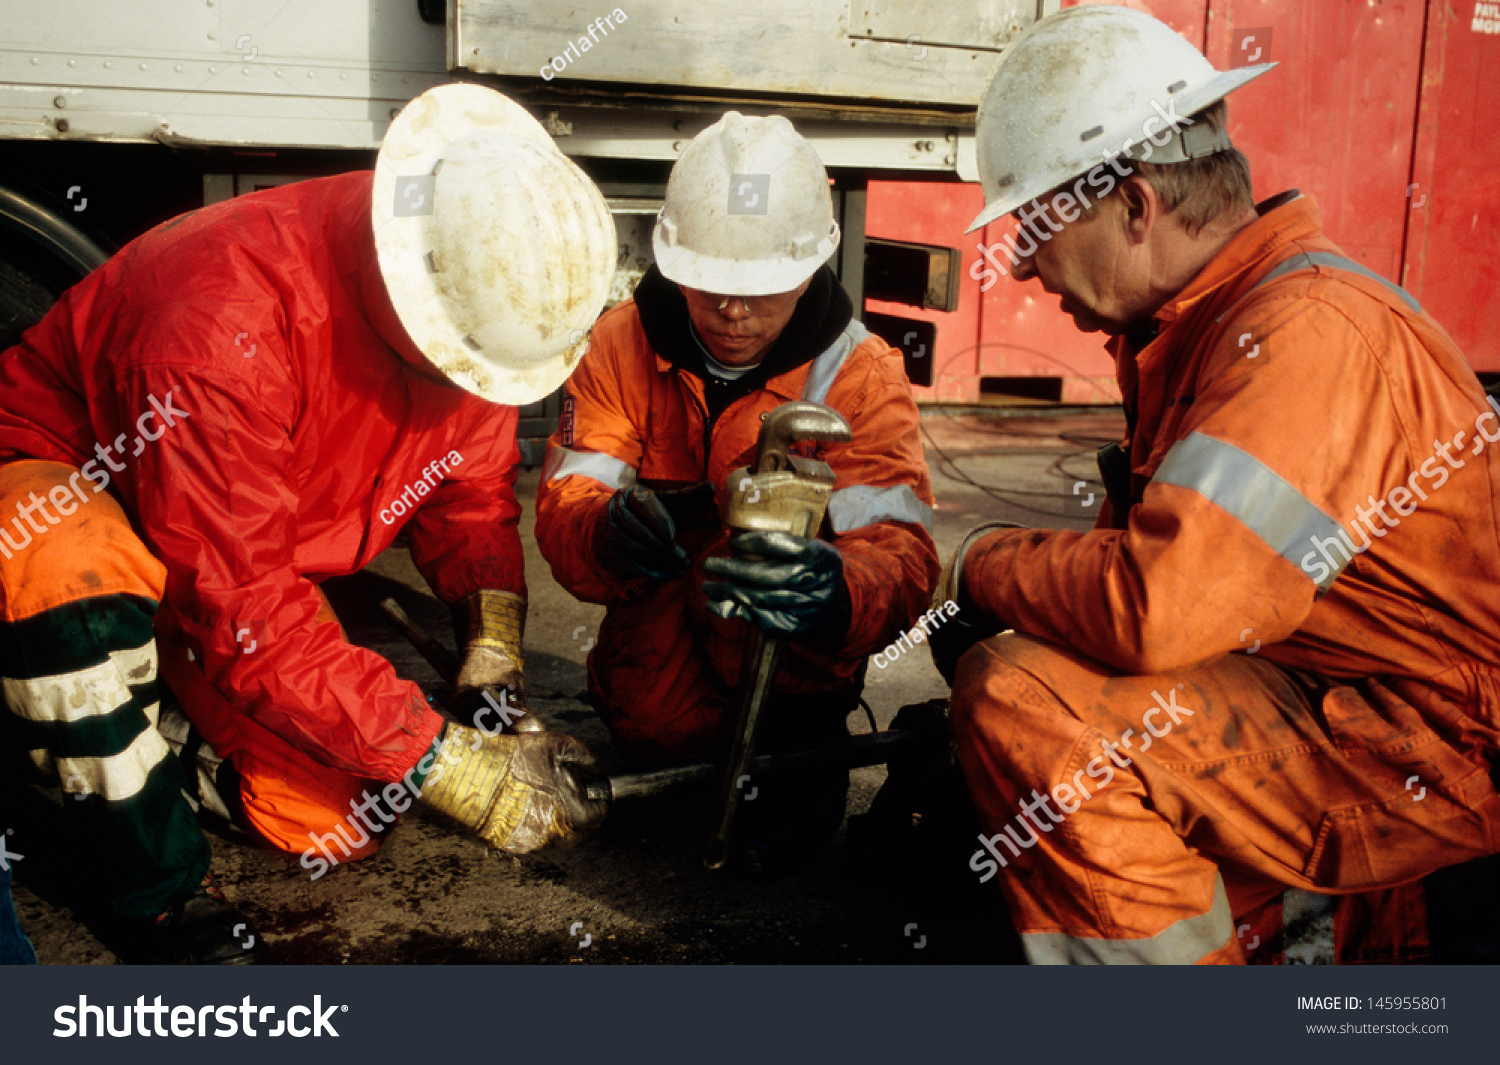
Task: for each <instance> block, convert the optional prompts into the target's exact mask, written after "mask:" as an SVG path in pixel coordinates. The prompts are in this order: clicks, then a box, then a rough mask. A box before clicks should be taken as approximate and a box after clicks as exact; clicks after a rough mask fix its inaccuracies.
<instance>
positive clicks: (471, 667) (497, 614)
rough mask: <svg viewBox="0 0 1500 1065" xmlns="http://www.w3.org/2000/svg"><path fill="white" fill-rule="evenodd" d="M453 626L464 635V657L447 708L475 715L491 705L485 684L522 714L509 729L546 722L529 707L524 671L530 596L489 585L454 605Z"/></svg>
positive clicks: (529, 728)
mask: <svg viewBox="0 0 1500 1065" xmlns="http://www.w3.org/2000/svg"><path fill="white" fill-rule="evenodd" d="M453 628H454V630H455V631H456V632H459V633H461V634H462V635H463V638H464V659H463V664H462V665H461V666H459V670H458V677H457V679H456V680H455V681H454V683H453V695H452V697H451V698H450V699H449V701H448V708H449V710H451V711H452V712H453V714H454V716H455V717H458V718H460V719H462V720H464V721H473V720H474V715H475V714H476V713H480V712H481V711H483V710H486V709H489V704H488V702H487V701H486V700H485V699H484V690H485V689H490V692H491V698H492V699H494V700H495V701H496V702H502V699H501V693H502V692H503V693H505V694H504V700H503V702H502V705H504V706H509V707H513V708H515V711H516V713H517V715H518V716H516V717H515V718H514V720H513V721H511V722H508V723H506V725H505V726H504V727H505V731H507V732H530V731H536V730H540V729H541V728H543V727H544V726H543V725H542V724H541V722H540V721H538V720H537V719H536V718H535V717H534V716H533V715H531V714H527V713H526V688H525V686H524V684H523V683H522V677H521V662H522V658H521V636H522V634H523V633H524V632H525V631H526V597H525V596H523V595H517V594H516V593H515V592H502V591H499V590H497V589H491V588H486V589H483V590H481V591H478V592H475V593H474V594H473V595H471V596H469V597H468V598H467V599H464V600H462V601H460V602H459V603H457V604H455V605H454V608H453Z"/></svg>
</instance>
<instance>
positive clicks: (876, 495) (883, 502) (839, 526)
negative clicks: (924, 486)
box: [828, 484, 932, 533]
mask: <svg viewBox="0 0 1500 1065" xmlns="http://www.w3.org/2000/svg"><path fill="white" fill-rule="evenodd" d="M828 520H829V521H830V522H831V523H832V524H833V531H834V532H836V533H846V532H848V531H849V530H850V529H862V528H864V527H865V526H866V525H874V524H875V523H876V522H881V521H909V522H911V523H912V524H913V525H921V526H922V527H923V528H925V529H926V530H927V531H928V532H931V531H932V508H931V507H929V506H928V505H927V504H926V503H923V502H922V501H921V500H920V499H918V498H917V493H916V492H914V491H912V489H911V486H910V485H905V484H895V485H891V486H889V487H887V488H875V487H872V486H870V485H865V484H857V485H854V486H853V487H850V488H840V489H838V491H836V492H834V493H833V495H832V496H830V497H829V499H828Z"/></svg>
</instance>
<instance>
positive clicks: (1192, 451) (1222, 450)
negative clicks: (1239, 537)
mask: <svg viewBox="0 0 1500 1065" xmlns="http://www.w3.org/2000/svg"><path fill="white" fill-rule="evenodd" d="M1158 481H1159V482H1161V483H1162V484H1175V485H1178V486H1180V487H1182V488H1191V489H1192V490H1193V491H1195V492H1197V493H1198V494H1199V495H1201V496H1203V497H1204V498H1205V499H1207V500H1208V501H1209V502H1211V503H1214V504H1216V505H1217V506H1219V507H1221V508H1222V509H1224V510H1226V511H1228V512H1229V513H1230V514H1232V515H1233V516H1234V517H1236V518H1238V519H1239V520H1240V521H1242V522H1244V524H1245V525H1246V526H1247V527H1248V528H1249V529H1250V531H1251V532H1253V533H1254V534H1255V535H1256V536H1259V537H1260V538H1261V539H1262V540H1264V541H1265V542H1266V544H1267V545H1268V546H1269V547H1270V548H1271V550H1272V551H1275V552H1276V553H1277V554H1278V555H1280V556H1281V557H1282V558H1284V559H1286V560H1287V561H1288V562H1291V563H1292V564H1293V565H1294V566H1297V567H1298V568H1299V569H1301V563H1300V562H1299V560H1300V559H1302V558H1305V557H1307V554H1308V553H1309V551H1310V550H1316V543H1317V540H1318V539H1321V540H1322V541H1323V542H1324V544H1325V545H1326V544H1327V542H1328V540H1330V539H1332V540H1335V541H1337V542H1338V545H1339V550H1340V551H1344V547H1343V544H1344V543H1345V542H1346V538H1345V537H1344V535H1343V529H1342V528H1341V527H1340V525H1339V523H1338V522H1336V521H1334V520H1333V519H1332V518H1330V517H1329V516H1328V515H1327V514H1325V513H1324V512H1323V511H1321V510H1319V509H1318V508H1317V507H1315V506H1313V504H1312V503H1311V502H1310V501H1309V500H1308V498H1307V497H1306V496H1305V495H1303V494H1302V493H1301V492H1299V491H1297V489H1295V488H1294V487H1292V485H1291V484H1290V483H1288V482H1287V481H1286V480H1285V479H1284V478H1282V477H1281V475H1280V474H1278V473H1276V472H1275V471H1274V470H1272V469H1271V468H1270V467H1269V466H1267V465H1266V464H1265V463H1263V462H1261V461H1260V459H1258V458H1256V457H1255V456H1254V455H1251V454H1250V453H1249V452H1247V451H1242V450H1240V449H1239V448H1237V447H1235V446H1234V445H1233V444H1226V443H1224V441H1222V440H1216V439H1214V438H1213V437H1211V436H1208V435H1206V434H1204V433H1198V432H1194V433H1189V434H1188V435H1187V436H1185V437H1183V438H1182V439H1181V440H1179V441H1177V443H1175V444H1173V445H1172V450H1171V451H1169V452H1167V457H1166V458H1165V459H1163V460H1162V464H1161V468H1160V469H1158V470H1157V471H1156V476H1155V477H1154V478H1152V483H1156V482H1158ZM1350 546H1351V547H1352V546H1353V545H1352V544H1351V545H1350ZM1345 554H1346V557H1345V558H1344V561H1343V562H1341V563H1339V564H1338V565H1337V566H1336V567H1335V566H1332V565H1330V567H1329V569H1330V573H1329V576H1328V577H1327V579H1325V580H1324V581H1323V582H1322V583H1321V584H1320V585H1318V588H1319V590H1320V591H1327V589H1328V586H1329V585H1331V584H1332V583H1333V581H1334V578H1335V577H1337V576H1338V575H1339V572H1340V571H1341V570H1343V568H1344V566H1346V565H1348V563H1349V562H1350V561H1352V559H1353V554H1352V552H1346V553H1345ZM1324 557H1325V558H1327V557H1328V556H1327V555H1326V554H1325V556H1324ZM1329 561H1330V562H1332V559H1331V558H1330V559H1329ZM1303 572H1304V573H1306V570H1303ZM1309 579H1310V578H1309Z"/></svg>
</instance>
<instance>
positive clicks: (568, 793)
mask: <svg viewBox="0 0 1500 1065" xmlns="http://www.w3.org/2000/svg"><path fill="white" fill-rule="evenodd" d="M436 749H437V752H438V756H437V757H435V758H434V759H433V760H432V768H431V769H430V770H429V771H428V773H427V776H426V777H425V778H424V779H423V781H422V798H423V799H424V800H425V801H426V802H427V804H428V805H429V806H431V807H432V808H433V809H435V810H438V811H440V812H442V813H445V814H447V815H448V816H449V817H451V818H453V819H454V820H455V821H457V822H459V823H460V824H463V825H466V826H468V827H469V828H472V829H473V830H474V831H475V832H476V833H478V835H479V838H480V839H482V840H484V841H485V842H486V843H488V844H489V845H490V846H492V847H497V848H499V849H500V850H503V851H508V852H509V853H511V854H529V853H530V852H531V851H534V850H540V849H541V848H542V847H545V846H547V845H548V844H551V843H559V844H562V845H563V846H571V845H572V844H574V843H576V842H578V840H579V839H580V838H581V837H582V836H583V834H584V833H585V832H587V831H588V830H590V829H592V828H594V827H595V826H597V825H598V824H599V822H601V821H603V820H604V814H605V812H606V811H607V810H608V804H607V803H605V802H604V800H602V799H590V798H588V797H587V796H586V794H585V792H584V782H583V779H582V778H583V777H584V776H587V775H588V774H589V771H590V769H591V768H592V767H593V765H594V756H593V754H592V752H590V751H589V749H588V748H587V747H585V746H584V745H583V744H582V743H580V742H579V741H578V740H575V739H574V738H573V737H571V736H567V735H564V734H563V733H561V732H523V733H521V734H520V735H517V736H505V735H501V734H499V733H496V734H494V735H486V734H485V733H484V732H483V731H481V730H479V729H473V728H469V727H468V726H467V725H451V724H450V725H448V726H447V727H446V729H445V730H444V732H443V734H442V737H441V739H440V740H439V742H438V744H437V745H436ZM575 769H576V770H577V771H578V773H579V776H575V775H574V770H575Z"/></svg>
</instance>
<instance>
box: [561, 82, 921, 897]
mask: <svg viewBox="0 0 1500 1065" xmlns="http://www.w3.org/2000/svg"><path fill="white" fill-rule="evenodd" d="M653 243H654V250H655V253H656V265H655V266H653V267H652V268H651V269H650V270H648V271H647V273H646V275H645V277H643V278H642V280H641V282H640V284H639V286H638V287H637V288H636V291H635V296H634V299H632V300H628V301H626V302H625V303H623V304H621V305H620V306H618V307H615V308H614V309H612V310H611V311H610V312H609V313H607V314H605V315H604V317H603V318H601V319H600V321H599V324H598V325H597V326H596V327H595V330H594V335H593V344H592V347H591V348H590V350H589V353H588V354H587V355H586V356H585V358H584V359H583V361H582V363H581V364H580V365H579V368H578V370H577V372H576V373H574V375H573V376H572V378H570V380H569V382H568V387H567V398H566V399H565V401H564V405H563V413H562V419H561V423H560V425H559V428H558V430H557V432H556V433H554V434H553V436H552V439H551V440H550V441H549V445H548V452H547V461H546V465H545V467H544V469H543V475H542V483H541V487H540V494H539V497H538V501H537V542H538V545H539V546H540V548H541V551H542V555H543V556H544V557H545V558H546V559H547V561H548V562H549V563H550V564H551V566H552V572H553V574H554V575H555V576H556V577H557V579H558V581H559V582H560V583H561V584H562V585H563V587H565V588H567V589H568V590H569V591H571V592H572V593H573V594H574V595H576V596H578V597H579V598H580V599H583V600H585V601H588V602H595V603H604V604H606V605H607V606H608V607H609V610H608V613H607V614H606V615H605V618H604V622H603V625H602V627H601V629H600V632H599V637H598V644H597V646H595V648H594V649H593V651H592V653H591V654H590V655H589V685H590V691H591V694H592V697H593V699H594V701H595V703H596V705H597V706H598V707H599V709H600V711H601V713H602V715H603V717H604V721H605V723H606V724H607V725H608V726H609V728H610V731H611V733H612V734H613V736H614V739H615V742H616V744H617V745H618V746H619V747H620V749H621V750H622V751H624V752H625V753H626V754H627V755H628V756H630V757H632V758H633V759H635V760H637V761H639V762H642V763H648V764H663V763H673V762H683V761H688V760H693V759H698V758H709V757H722V756H723V754H724V751H725V749H726V746H727V742H728V735H727V731H726V730H727V729H728V727H729V726H730V725H731V724H732V718H733V717H734V715H733V713H732V708H733V706H734V705H735V697H734V692H735V689H736V686H737V685H738V683H739V674H740V669H741V666H742V662H743V655H744V650H745V645H746V642H747V639H748V636H749V633H750V631H751V629H750V626H751V625H756V626H760V627H761V628H763V629H765V630H767V631H770V632H775V633H778V634H781V635H783V636H785V637H787V639H788V641H789V646H788V648H787V651H786V654H785V655H784V656H783V659H782V662H783V664H782V667H781V671H780V673H779V674H778V678H777V681H776V698H775V700H774V705H773V706H771V707H770V708H769V709H768V711H767V713H768V715H769V720H768V721H767V723H766V726H765V732H764V735H765V742H766V744H767V745H768V746H778V745H779V746H787V745H792V744H799V743H800V744H808V743H815V742H820V741H827V740H830V739H834V738H837V737H838V736H843V735H847V729H846V727H845V725H844V718H845V716H846V715H847V714H848V713H849V712H850V711H851V710H852V709H854V708H855V707H856V706H857V704H858V699H859V693H860V690H861V688H862V686H863V683H864V674H865V658H866V656H867V655H869V654H870V653H871V652H873V651H878V650H879V649H880V648H882V647H884V646H886V645H887V644H888V643H889V642H890V641H891V640H892V639H893V638H894V637H895V636H896V635H897V634H898V633H900V632H901V631H902V630H904V629H906V628H907V627H908V626H910V625H911V624H912V621H913V619H915V618H916V617H917V616H918V615H919V614H921V613H922V611H923V609H924V608H925V606H926V600H927V596H928V593H929V591H930V589H931V586H932V580H933V578H934V576H935V575H936V572H937V558H936V551H935V548H934V545H933V542H932V537H931V536H930V535H929V533H928V526H929V524H930V519H931V510H930V508H931V505H932V489H931V485H930V482H929V479H928V473H927V465H926V462H925V460H924V459H923V456H922V448H921V443H920V440H919V439H918V425H917V410H916V405H915V403H914V402H913V401H912V397H911V390H910V386H909V384H908V382H907V380H906V376H905V372H904V370H903V368H902V362H901V357H900V354H899V353H898V352H896V351H893V350H892V349H891V348H890V347H889V346H888V345H887V344H886V343H885V342H884V341H882V340H880V339H879V338H877V337H874V336H872V335H871V334H870V333H868V332H867V331H866V330H865V329H864V328H863V327H862V326H861V325H860V324H859V323H858V322H857V321H855V320H854V319H853V308H852V306H851V304H850V301H849V299H848V297H847V296H846V295H845V294H844V292H843V290H842V288H841V287H840V286H839V284H838V280H837V279H836V278H835V276H834V274H833V271H832V270H831V269H829V268H828V267H827V266H826V265H825V263H826V261H827V259H828V258H829V256H831V255H832V254H833V251H834V249H835V247H836V246H837V243H838V227H837V225H836V224H835V223H834V221H833V216H832V204H831V200H830V196H829V191H828V175H827V173H826V172H825V170H824V168H823V165H822V163H821V162H820V161H819V160H818V157H817V154H816V153H815V152H814V151H813V149H812V146H811V145H809V144H808V143H807V142H806V141H805V140H803V139H802V138H801V137H800V136H798V135H797V133H796V131H795V130H793V128H792V126H791V123H789V122H788V121H787V120H786V119H784V118H781V117H779V116H778V117H771V118H745V117H743V116H741V115H739V114H737V113H735V112H730V113H728V114H726V115H725V116H724V117H723V119H721V120H720V121H719V122H717V123H716V124H714V125H713V126H711V127H709V128H708V129H707V130H705V131H704V132H703V133H701V134H699V135H698V136H697V137H696V138H694V140H693V141H692V143H691V144H690V145H689V146H688V147H687V148H686V149H685V150H684V151H683V153H682V157H681V158H680V159H679V160H678V162H677V164H676V166H674V167H673V170H672V174H671V177H670V179H669V181H668V184H667V193H666V203H665V206H664V207H663V209H662V212H661V215H660V217H659V219H658V222H657V226H656V231H655V235H654V241H653ZM796 399H805V400H812V401H814V402H818V403H823V404H826V405H827V406H829V407H832V408H833V409H834V410H836V411H838V412H839V413H840V414H842V415H843V416H844V417H845V418H846V419H847V420H848V422H849V424H850V426H851V427H852V429H853V434H854V439H853V441H852V442H851V443H847V444H819V445H816V446H813V445H811V444H809V445H805V447H806V448H807V449H808V454H809V455H813V456H815V457H817V458H821V459H823V460H825V461H826V462H827V463H828V464H829V465H830V466H831V467H832V468H833V470H834V472H835V473H836V475H837V478H838V480H837V484H836V486H835V490H834V492H833V496H832V500H831V502H830V504H829V510H828V530H829V533H828V535H827V536H826V537H825V538H806V539H805V538H801V537H796V536H791V535H789V534H782V533H774V534H763V533H742V534H739V535H738V536H737V537H736V539H735V541H734V546H735V548H736V554H739V555H753V556H756V557H758V558H759V559H760V561H754V562H751V561H744V560H742V559H731V558H729V557H727V556H728V555H729V553H730V546H731V538H730V533H729V530H728V529H726V528H725V527H724V526H723V525H722V524H721V523H720V521H719V518H718V511H717V508H716V501H722V500H723V499H724V498H725V494H726V488H725V483H724V482H725V478H726V477H727V476H728V474H729V472H730V471H731V470H732V469H734V468H735V467H738V466H746V465H751V464H752V463H753V459H754V456H755V449H756V442H757V439H758V436H759V432H760V425H761V422H760V419H761V416H762V415H763V414H764V413H766V412H767V411H770V410H773V409H775V408H776V407H778V406H780V405H781V404H783V403H786V402H789V401H792V400H796ZM847 786H848V774H847V773H846V772H843V771H839V772H837V773H832V774H823V775H820V776H818V777H817V779H816V782H813V781H810V780H804V781H802V782H801V784H798V785H792V786H789V787H784V788H780V789H778V788H776V787H774V786H772V785H766V786H758V792H757V796H756V799H755V801H754V802H753V803H748V804H747V806H746V809H747V811H749V816H750V817H751V818H752V820H756V819H758V820H759V821H760V823H761V824H762V826H763V828H764V831H759V830H757V829H754V828H751V829H750V830H749V833H748V834H749V838H750V839H751V840H752V841H754V840H758V841H759V842H751V843H749V844H748V845H747V849H746V850H744V851H742V853H741V855H740V859H741V860H742V861H743V862H744V863H745V864H746V865H748V866H751V867H760V868H770V867H774V866H779V865H789V864H794V863H796V862H798V861H801V860H802V859H803V858H805V857H807V856H808V855H809V854H810V853H811V852H812V850H813V849H815V848H816V846H818V845H820V844H821V843H822V842H823V841H824V840H825V839H826V837H827V836H828V835H829V834H830V833H831V832H832V831H833V830H835V829H836V828H837V827H838V824H839V821H840V819H841V818H842V817H843V812H844V797H845V792H846V790H847ZM782 822H786V823H792V822H795V823H799V824H801V825H802V826H803V827H804V828H805V831H804V832H803V833H801V835H800V838H798V839H796V840H793V839H792V837H791V836H790V835H788V834H786V833H781V834H780V836H779V840H778V841H774V842H773V840H772V836H774V835H777V830H776V829H775V828H774V826H775V825H777V824H778V823H782ZM758 832H759V834H758V835H757V833H758ZM773 852H774V853H773Z"/></svg>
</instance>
